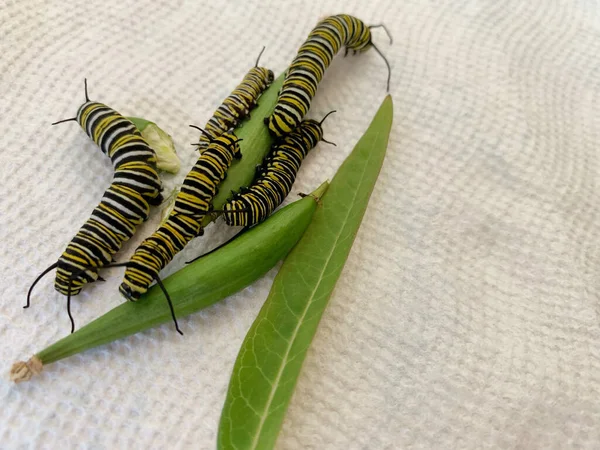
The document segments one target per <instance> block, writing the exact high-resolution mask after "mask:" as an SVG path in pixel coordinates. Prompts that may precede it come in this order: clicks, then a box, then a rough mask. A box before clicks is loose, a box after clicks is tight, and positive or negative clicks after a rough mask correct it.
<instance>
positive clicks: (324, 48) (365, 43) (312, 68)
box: [265, 14, 389, 137]
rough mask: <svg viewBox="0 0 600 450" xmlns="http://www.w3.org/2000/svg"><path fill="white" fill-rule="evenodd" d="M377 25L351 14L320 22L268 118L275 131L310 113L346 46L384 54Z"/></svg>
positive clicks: (280, 132) (287, 128)
mask: <svg viewBox="0 0 600 450" xmlns="http://www.w3.org/2000/svg"><path fill="white" fill-rule="evenodd" d="M375 26H382V25H375ZM373 27H374V26H371V27H369V26H367V25H365V24H364V23H363V22H362V21H361V20H360V19H357V18H356V17H353V16H349V15H347V14H340V15H336V16H330V17H328V18H326V19H325V20H323V21H321V22H320V23H319V24H317V26H316V27H315V28H314V29H313V30H312V32H311V33H310V34H309V35H308V38H307V39H306V41H305V42H304V44H302V46H301V47H300V49H299V50H298V54H297V56H296V58H295V59H294V60H293V61H292V64H291V65H290V67H289V69H288V71H287V73H286V78H285V80H284V82H283V86H282V87H281V91H280V92H279V97H278V99H277V104H276V106H275V109H274V110H273V114H271V116H270V117H267V118H265V123H266V124H267V125H268V127H269V131H270V132H271V134H273V135H274V136H277V137H280V136H282V135H284V134H287V133H290V132H291V131H292V130H294V129H295V128H296V127H297V126H298V124H299V123H300V122H301V121H302V119H303V118H304V116H306V114H307V113H308V109H309V108H310V102H311V101H312V98H313V97H314V96H315V94H316V92H317V86H318V84H319V83H320V82H321V80H322V78H323V75H324V74H325V70H326V69H327V68H328V67H329V65H330V64H331V61H332V60H333V57H334V56H335V55H336V54H337V52H338V51H339V50H340V49H341V48H342V47H343V46H345V47H346V52H347V51H348V50H354V53H356V52H364V51H366V50H368V49H369V48H371V47H373V48H375V50H377V52H378V53H379V54H381V53H380V52H379V50H378V49H377V48H376V47H375V46H374V45H373V43H372V41H371V30H370V28H373ZM381 56H383V55H381ZM384 59H385V58H384ZM386 64H388V63H387V60H386ZM388 69H389V64H388ZM388 90H389V77H388Z"/></svg>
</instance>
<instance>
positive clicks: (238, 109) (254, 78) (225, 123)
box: [198, 47, 274, 151]
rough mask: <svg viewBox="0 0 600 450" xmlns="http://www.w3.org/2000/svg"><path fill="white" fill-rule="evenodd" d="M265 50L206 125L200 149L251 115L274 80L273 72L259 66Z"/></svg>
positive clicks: (201, 136) (201, 137) (200, 141)
mask: <svg viewBox="0 0 600 450" xmlns="http://www.w3.org/2000/svg"><path fill="white" fill-rule="evenodd" d="M264 50H265V49H264V47H263V49H262V51H261V52H260V54H259V55H258V59H257V60H256V65H255V66H254V67H253V68H252V69H250V70H249V71H248V73H247V74H246V76H244V79H243V80H242V82H241V83H240V84H239V85H238V86H237V87H236V88H235V90H234V91H233V92H232V93H231V95H230V96H229V97H227V98H226V99H225V100H224V101H223V103H222V104H221V106H219V107H218V108H217V110H216V111H215V113H214V114H213V116H212V117H211V118H210V120H209V121H208V123H207V124H206V126H205V127H204V129H205V130H206V134H205V133H202V134H201V135H200V140H199V144H198V148H199V150H200V151H203V150H204V149H205V148H206V147H208V145H209V144H210V142H211V140H212V139H214V138H216V137H218V136H220V135H222V134H223V133H225V132H226V131H228V130H230V129H232V128H235V127H236V126H237V125H238V123H239V122H240V121H242V120H243V119H244V118H246V117H249V116H250V110H251V109H252V108H254V106H256V102H257V101H258V98H259V97H260V96H261V94H262V93H263V92H264V91H265V90H266V89H267V88H268V87H269V86H270V85H271V83H272V82H273V79H274V75H273V72H272V71H270V70H269V69H266V68H264V67H258V61H259V60H260V56H261V55H262V52H263V51H264Z"/></svg>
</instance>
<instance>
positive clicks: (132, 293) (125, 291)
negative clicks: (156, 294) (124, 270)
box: [119, 279, 141, 302]
mask: <svg viewBox="0 0 600 450" xmlns="http://www.w3.org/2000/svg"><path fill="white" fill-rule="evenodd" d="M119 292H120V293H121V295H122V296H123V297H125V298H126V299H127V300H129V301H131V302H135V301H137V300H139V298H140V295H141V293H140V292H138V291H137V290H134V289H133V288H132V287H131V286H130V285H129V281H128V280H127V279H125V280H124V281H123V282H122V283H121V285H120V286H119Z"/></svg>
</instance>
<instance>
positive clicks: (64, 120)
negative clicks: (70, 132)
mask: <svg viewBox="0 0 600 450" xmlns="http://www.w3.org/2000/svg"><path fill="white" fill-rule="evenodd" d="M71 121H75V122H76V121H77V117H71V118H70V119H63V120H59V121H58V122H54V123H53V124H52V125H58V124H59V123H64V122H71Z"/></svg>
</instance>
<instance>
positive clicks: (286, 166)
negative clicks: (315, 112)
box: [223, 111, 334, 227]
mask: <svg viewBox="0 0 600 450" xmlns="http://www.w3.org/2000/svg"><path fill="white" fill-rule="evenodd" d="M332 112H334V111H332ZM332 112H330V113H329V114H331V113H332ZM329 114H327V116H328V115H329ZM327 116H325V117H324V118H323V120H325V118H327ZM323 120H321V122H317V121H315V120H304V121H302V122H300V125H298V127H297V128H296V129H294V130H293V131H292V132H291V133H289V134H286V135H285V136H283V137H282V138H281V140H279V141H278V142H276V143H275V145H274V146H273V148H272V149H271V151H270V152H269V155H268V156H267V157H266V158H265V160H264V161H263V164H262V166H261V167H260V168H259V169H258V171H257V178H256V179H255V180H254V182H253V183H252V185H250V186H249V187H247V188H244V189H242V190H241V191H240V192H239V193H237V194H235V195H234V197H233V198H232V199H231V200H230V201H229V202H228V203H226V204H225V206H224V207H223V216H224V219H225V222H226V223H227V224H228V225H231V226H244V227H250V226H253V225H255V224H257V223H259V222H262V221H263V220H265V219H266V218H267V217H268V216H269V215H270V214H271V213H272V212H273V211H274V210H275V209H276V208H277V207H278V206H279V205H280V204H281V203H282V202H283V201H284V200H285V198H286V197H287V195H288V194H289V192H290V191H291V189H292V185H293V184H294V181H295V180H296V175H297V174H298V171H299V170H300V165H301V164H302V161H303V160H304V158H305V157H306V155H307V154H308V152H309V151H310V150H311V149H313V148H314V147H315V146H316V145H317V143H319V141H322V140H324V139H323V128H322V126H321V125H322V123H323Z"/></svg>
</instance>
